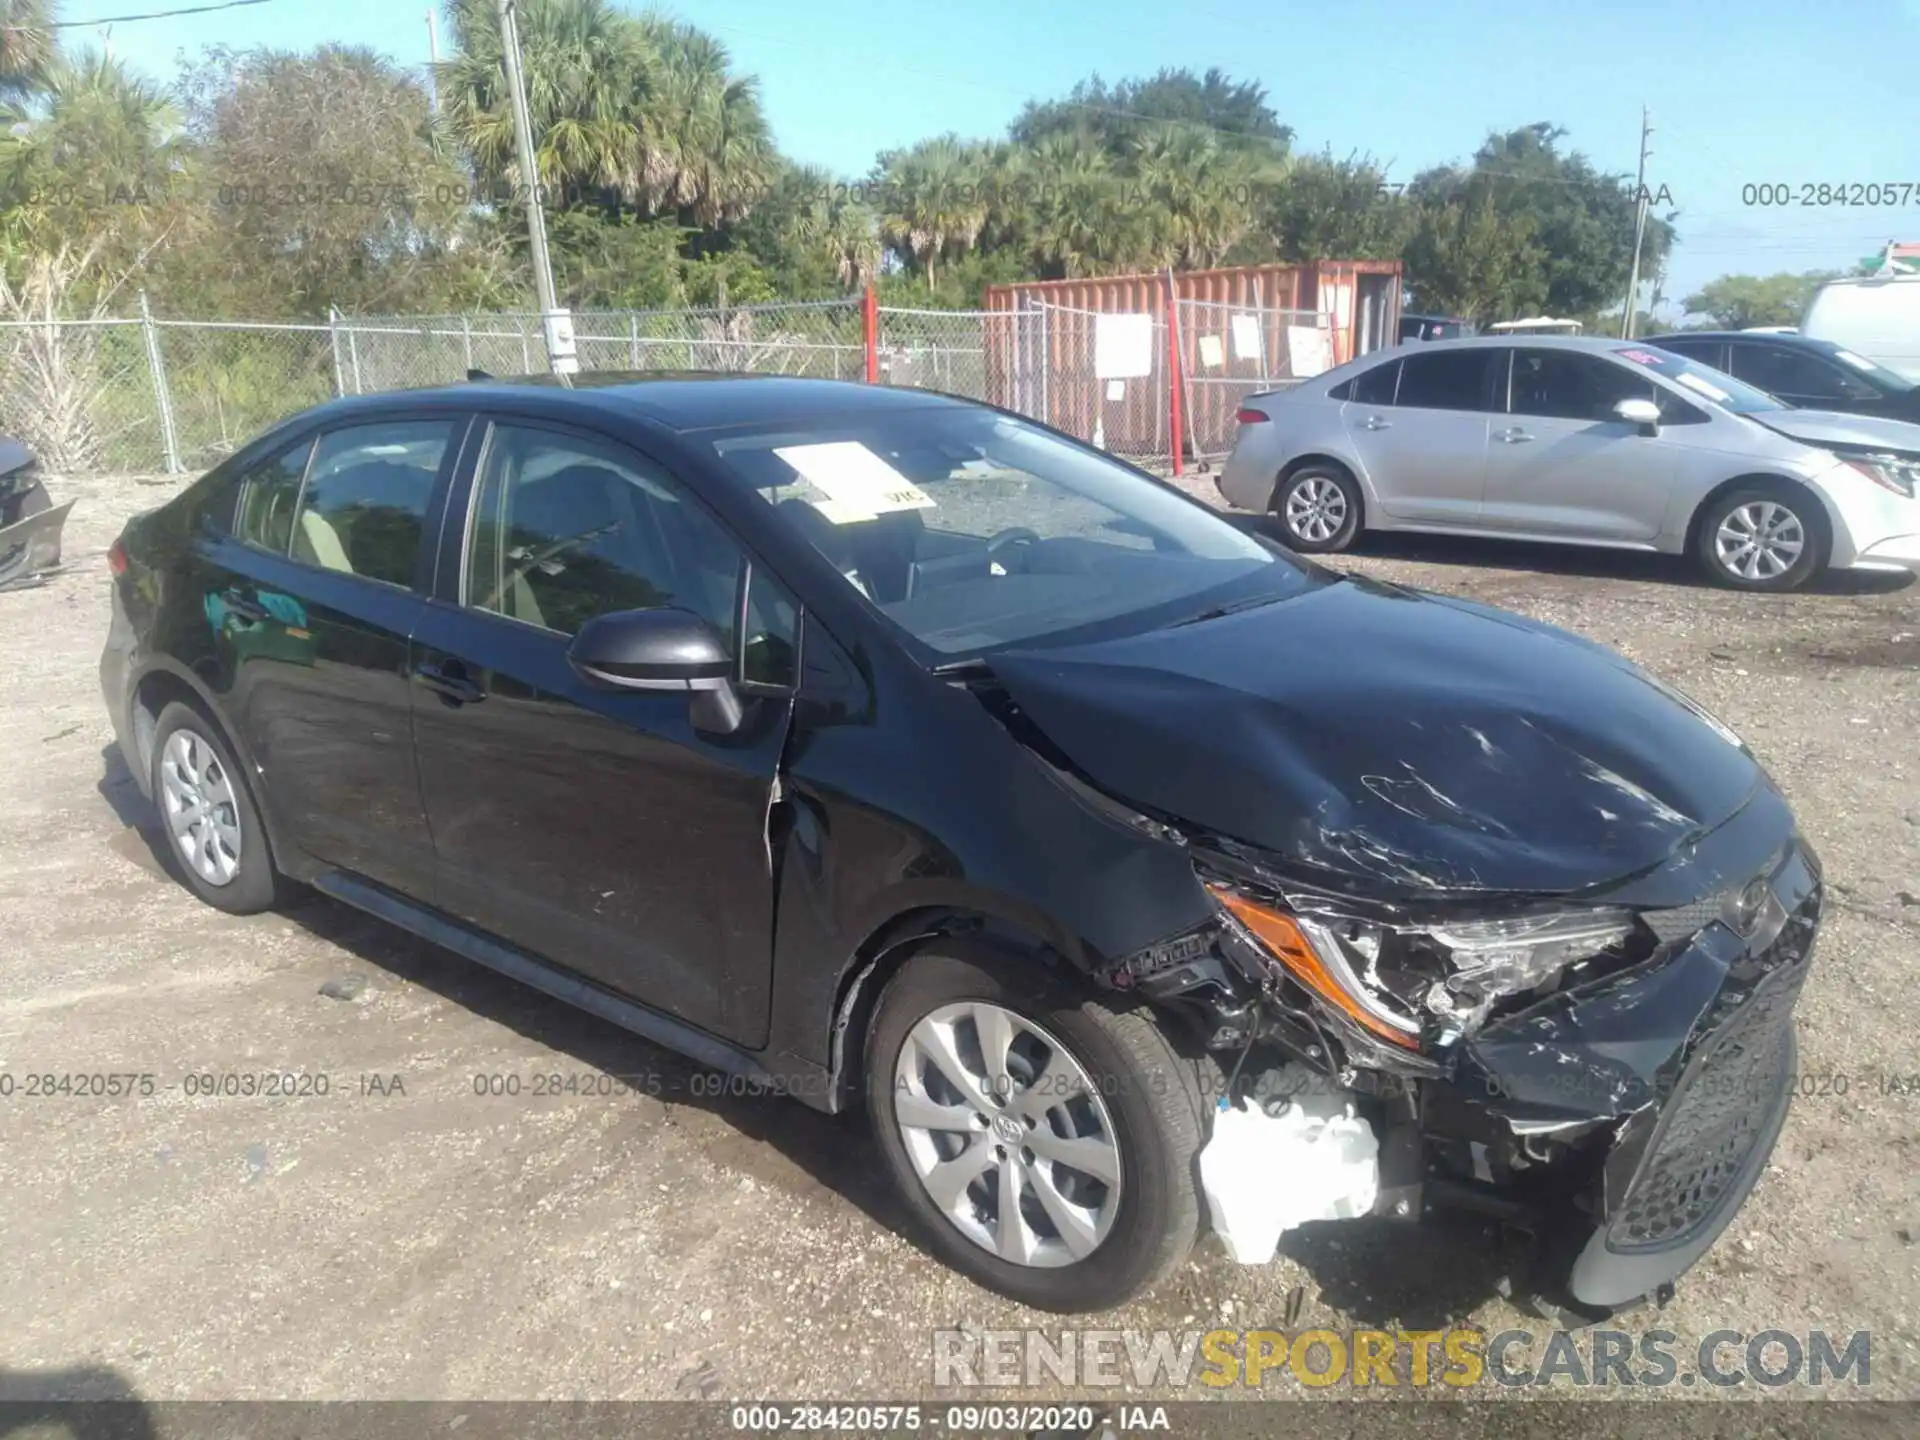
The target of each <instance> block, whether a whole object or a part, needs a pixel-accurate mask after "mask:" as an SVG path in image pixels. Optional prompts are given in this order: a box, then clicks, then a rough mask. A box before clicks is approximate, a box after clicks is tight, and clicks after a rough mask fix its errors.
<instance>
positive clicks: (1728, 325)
mask: <svg viewBox="0 0 1920 1440" xmlns="http://www.w3.org/2000/svg"><path fill="white" fill-rule="evenodd" d="M1839 273H1840V272H1839V271H1837V270H1809V271H1807V272H1805V273H1804V274H1800V275H1794V274H1787V273H1782V274H1778V275H1722V276H1721V277H1720V278H1719V279H1717V280H1709V281H1708V282H1707V283H1706V284H1705V285H1702V286H1701V287H1700V288H1699V289H1698V290H1696V291H1695V292H1694V293H1693V294H1691V295H1689V296H1687V297H1686V298H1685V299H1684V300H1682V301H1681V302H1680V303H1681V305H1682V306H1683V307H1685V309H1686V312H1687V314H1689V315H1703V316H1705V317H1706V318H1707V319H1708V320H1710V321H1711V322H1712V323H1713V325H1714V326H1715V327H1717V328H1718V329H1722V330H1745V329H1747V328H1748V327H1749V326H1753V325H1798V324H1799V323H1800V317H1801V315H1802V314H1804V313H1805V311H1806V308H1807V302H1808V301H1809V300H1811V299H1812V298H1813V292H1814V291H1816V290H1818V289H1819V288H1820V287H1821V286H1822V285H1824V284H1826V283H1827V281H1829V280H1832V279H1833V278H1835V277H1836V276H1837V275H1838V274H1839Z"/></svg>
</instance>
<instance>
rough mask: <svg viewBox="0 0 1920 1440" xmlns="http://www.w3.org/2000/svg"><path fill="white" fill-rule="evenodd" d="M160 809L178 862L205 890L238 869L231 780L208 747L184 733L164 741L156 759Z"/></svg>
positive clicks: (238, 837) (237, 821) (228, 878)
mask: <svg viewBox="0 0 1920 1440" xmlns="http://www.w3.org/2000/svg"><path fill="white" fill-rule="evenodd" d="M160 806H161V810H162V812H163V814H164V816H165V819H166V823H167V836H168V838H169V839H171V840H172V841H173V848H174V851H175V853H177V854H178V855H179V857H180V859H181V862H182V863H183V864H185V865H186V866H187V868H188V869H190V870H192V871H193V873H194V874H196V875H198V876H199V877H200V878H201V879H202V880H204V881H206V882H207V884H209V885H226V884H228V883H229V882H231V881H232V879H233V877H234V876H235V875H236V874H237V873H239V870H240V851H241V845H242V839H241V834H240V814H239V810H238V808H237V807H236V806H235V804H234V794H233V778H232V777H231V776H230V775H228V774H227V767H226V766H225V765H224V764H222V763H221V761H220V757H219V755H218V754H217V753H215V751H214V748H213V746H211V745H210V744H208V743H207V741H206V740H205V739H204V738H203V737H201V736H199V735H196V734H195V733H194V732H193V731H191V730H188V729H180V730H176V731H174V732H173V734H171V735H169V736H168V737H167V744H166V748H165V749H164V750H163V751H162V752H161V756H160Z"/></svg>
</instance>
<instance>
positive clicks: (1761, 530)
mask: <svg viewBox="0 0 1920 1440" xmlns="http://www.w3.org/2000/svg"><path fill="white" fill-rule="evenodd" d="M1806 548H1807V529H1806V526H1805V525H1804V524H1802V523H1801V520H1800V517H1799V516H1798V515H1796V514H1795V513H1794V512H1793V511H1792V510H1790V509H1788V508H1787V507H1786V506H1785V505H1783V504H1781V503H1780V502H1779V501H1777V500H1749V501H1747V502H1746V503H1745V504H1742V505H1737V506H1735V507H1734V508H1733V509H1732V510H1729V511H1728V512H1727V513H1726V515H1725V516H1723V517H1722V519H1721V521H1720V524H1719V526H1718V527H1717V528H1716V529H1715V530H1714V532H1713V554H1714V559H1715V560H1716V561H1717V562H1718V563H1719V565H1720V567H1721V568H1722V569H1723V570H1725V571H1726V572H1727V573H1728V574H1729V575H1732V576H1734V577H1735V578H1736V579H1740V580H1745V581H1749V582H1751V581H1765V580H1773V579H1777V578H1778V577H1780V576H1782V575H1785V574H1786V573H1787V572H1788V571H1789V570H1791V569H1793V567H1794V566H1795V565H1797V564H1798V563H1799V561H1800V557H1801V555H1802V554H1804V553H1805V551H1806Z"/></svg>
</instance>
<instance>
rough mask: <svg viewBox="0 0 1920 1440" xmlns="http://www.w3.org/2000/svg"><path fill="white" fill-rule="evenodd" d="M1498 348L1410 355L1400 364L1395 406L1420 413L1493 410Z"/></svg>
mask: <svg viewBox="0 0 1920 1440" xmlns="http://www.w3.org/2000/svg"><path fill="white" fill-rule="evenodd" d="M1504 355H1505V352H1504V351H1501V350H1499V349H1473V350H1441V351H1429V352H1427V353H1425V354H1420V355H1409V356H1408V357H1407V358H1406V359H1405V360H1403V361H1402V362H1401V364H1400V391H1399V394H1398V395H1396V396H1395V397H1394V403H1395V404H1396V405H1400V406H1403V407H1404V406H1408V405H1412V406H1417V407H1419V408H1420V409H1423V410H1487V409H1490V408H1492V391H1493V386H1492V385H1491V384H1490V383H1489V377H1490V374H1491V372H1492V367H1493V364H1494V362H1495V361H1496V360H1499V359H1502V358H1504Z"/></svg>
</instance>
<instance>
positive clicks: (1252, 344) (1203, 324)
mask: <svg viewBox="0 0 1920 1440" xmlns="http://www.w3.org/2000/svg"><path fill="white" fill-rule="evenodd" d="M1175 305H1176V309H1175V315H1176V317H1177V318H1178V320H1179V322H1180V371H1181V382H1182V388H1181V396H1180V399H1181V409H1182V411H1183V412H1184V420H1185V424H1184V426H1183V428H1184V430H1185V432H1186V438H1187V444H1188V447H1189V450H1190V453H1191V454H1193V455H1194V456H1195V457H1196V458H1199V459H1207V458H1217V457H1219V456H1223V455H1225V454H1226V453H1227V452H1228V451H1230V450H1232V449H1233V437H1234V429H1235V421H1234V418H1233V417H1234V413H1235V412H1236V411H1237V410H1238V409H1239V408H1240V402H1241V401H1242V400H1244V399H1246V398H1247V397H1248V396H1249V395H1257V394H1259V393H1261V392H1262V391H1266V390H1284V389H1287V388H1289V387H1290V386H1293V385H1297V384H1299V383H1300V382H1301V381H1302V380H1306V379H1309V378H1311V377H1312V376H1315V375H1318V374H1319V373H1320V372H1321V371H1323V370H1327V369H1331V368H1332V366H1333V364H1334V353H1333V319H1332V317H1331V316H1329V315H1327V314H1324V313H1322V312H1316V311H1313V310H1288V309H1280V308H1254V307H1249V306H1245V305H1225V304H1221V303H1219V302H1217V301H1211V300H1179V301H1176V302H1175Z"/></svg>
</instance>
